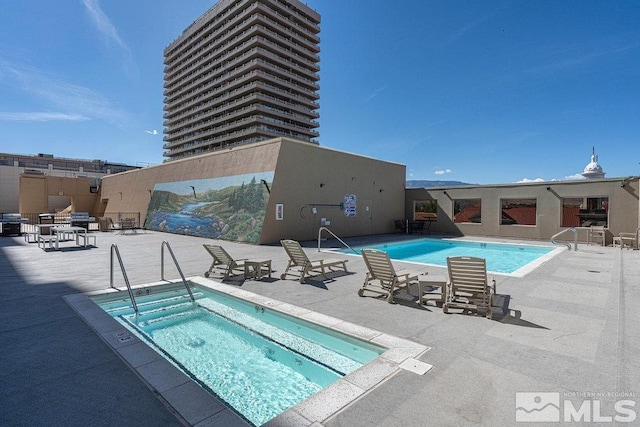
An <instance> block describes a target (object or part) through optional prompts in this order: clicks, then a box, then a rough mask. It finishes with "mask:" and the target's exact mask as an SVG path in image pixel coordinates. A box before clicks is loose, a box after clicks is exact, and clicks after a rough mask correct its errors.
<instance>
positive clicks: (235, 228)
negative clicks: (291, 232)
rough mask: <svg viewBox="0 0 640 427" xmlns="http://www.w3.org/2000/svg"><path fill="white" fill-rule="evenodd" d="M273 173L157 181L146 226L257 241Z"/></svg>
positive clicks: (242, 240) (219, 237) (185, 232)
mask: <svg viewBox="0 0 640 427" xmlns="http://www.w3.org/2000/svg"><path fill="white" fill-rule="evenodd" d="M273 175H274V173H273V172H261V173H255V174H245V175H234V176H226V177H221V178H209V179H197V180H189V181H178V182H165V183H158V184H156V185H155V186H154V188H153V193H152V195H151V201H150V202H149V209H148V211H147V218H146V221H145V228H147V229H149V230H157V231H165V232H169V233H176V234H186V235H190V236H199V237H210V238H214V239H223V240H233V241H237V242H249V243H258V241H259V239H260V233H261V232H262V223H263V221H264V215H265V210H266V205H267V202H268V200H269V190H268V188H269V186H270V185H271V182H273Z"/></svg>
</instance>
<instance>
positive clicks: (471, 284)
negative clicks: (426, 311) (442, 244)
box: [442, 256, 496, 319]
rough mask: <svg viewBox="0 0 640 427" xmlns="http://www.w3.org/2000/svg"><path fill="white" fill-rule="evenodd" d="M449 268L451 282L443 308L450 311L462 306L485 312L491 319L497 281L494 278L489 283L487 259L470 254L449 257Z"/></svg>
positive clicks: (466, 309) (465, 308)
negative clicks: (469, 255) (470, 255)
mask: <svg viewBox="0 0 640 427" xmlns="http://www.w3.org/2000/svg"><path fill="white" fill-rule="evenodd" d="M447 269H448V270H449V283H448V284H447V292H446V300H445V302H444V304H443V305H442V310H443V311H444V312H445V313H449V309H450V308H460V309H463V310H465V311H475V312H477V313H483V314H484V315H485V316H486V317H487V319H491V317H492V315H493V313H492V311H491V306H492V305H493V296H494V295H495V293H496V281H495V279H494V280H492V284H489V280H488V279H487V264H486V260H485V259H484V258H476V257H468V256H457V257H448V258H447Z"/></svg>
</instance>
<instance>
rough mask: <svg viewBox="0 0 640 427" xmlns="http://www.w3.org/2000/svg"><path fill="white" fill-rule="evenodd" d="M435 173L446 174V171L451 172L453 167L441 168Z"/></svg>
mask: <svg viewBox="0 0 640 427" xmlns="http://www.w3.org/2000/svg"><path fill="white" fill-rule="evenodd" d="M433 173H434V174H436V175H444V174H445V173H451V169H439V170H437V171H435V172H433Z"/></svg>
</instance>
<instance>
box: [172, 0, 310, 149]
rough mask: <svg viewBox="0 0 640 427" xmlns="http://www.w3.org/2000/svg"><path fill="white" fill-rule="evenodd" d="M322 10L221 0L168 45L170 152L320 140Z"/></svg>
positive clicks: (283, 0)
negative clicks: (268, 141)
mask: <svg viewBox="0 0 640 427" xmlns="http://www.w3.org/2000/svg"><path fill="white" fill-rule="evenodd" d="M319 32H320V15H319V14H318V13H317V12H315V11H314V10H313V9H311V8H309V7H308V6H306V5H304V4H303V3H301V2H299V1H297V0H221V1H219V2H218V3H216V4H215V5H214V6H213V7H212V8H211V9H209V10H208V11H207V12H206V13H205V14H204V15H202V16H201V17H200V18H198V19H197V20H196V21H195V22H194V23H193V24H191V25H190V26H189V27H188V28H187V29H185V30H184V31H183V33H182V35H180V36H179V37H178V38H177V39H176V40H174V41H173V42H172V43H171V44H170V45H169V46H167V48H166V49H165V51H164V58H165V61H164V63H165V69H164V82H165V83H164V88H165V91H164V104H165V105H164V110H165V114H164V118H165V121H164V134H165V136H164V141H165V144H164V146H163V148H164V149H165V150H166V151H165V152H164V156H165V157H167V158H168V160H175V159H180V158H183V157H188V156H193V155H196V154H202V153H206V152H210V151H213V150H218V149H222V148H231V147H234V146H238V145H242V144H248V143H251V142H256V141H261V140H265V139H270V138H275V137H280V136H284V137H288V138H294V139H298V140H302V141H306V142H309V143H314V144H317V142H316V140H315V139H314V138H317V137H318V136H319V133H318V132H317V131H316V128H318V122H317V121H316V119H318V117H319V114H318V112H317V110H318V108H319V105H318V103H317V101H318V98H319V95H318V90H319V85H318V81H319V80H320V77H319V75H318V72H319V70H320V67H319V65H318V64H319V62H320V57H319V56H318V54H319V52H320V47H319V43H320V38H319V36H318V33H319Z"/></svg>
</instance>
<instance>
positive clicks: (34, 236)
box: [22, 231, 38, 243]
mask: <svg viewBox="0 0 640 427" xmlns="http://www.w3.org/2000/svg"><path fill="white" fill-rule="evenodd" d="M22 234H24V241H25V242H27V243H37V242H38V232H36V231H25V232H24V233H22Z"/></svg>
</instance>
